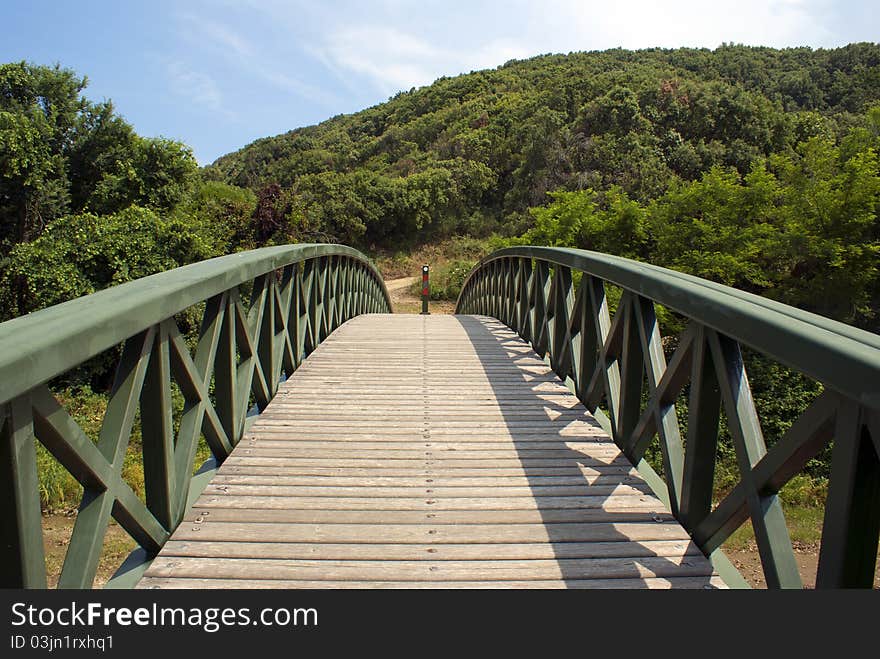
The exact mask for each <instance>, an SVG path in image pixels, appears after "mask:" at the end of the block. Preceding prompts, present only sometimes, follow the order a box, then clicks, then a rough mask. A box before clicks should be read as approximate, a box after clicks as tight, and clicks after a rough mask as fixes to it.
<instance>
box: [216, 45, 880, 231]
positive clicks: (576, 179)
mask: <svg viewBox="0 0 880 659" xmlns="http://www.w3.org/2000/svg"><path fill="white" fill-rule="evenodd" d="M878 99H880V46H878V45H877V44H854V45H850V46H847V47H845V48H840V49H835V50H811V49H808V48H797V49H786V50H774V49H770V48H752V47H744V46H723V47H721V48H718V49H716V50H714V51H710V50H692V49H678V50H659V49H657V50H643V51H637V52H632V51H625V50H613V51H605V52H592V53H574V54H570V55H548V56H543V57H537V58H534V59H530V60H527V61H515V62H510V63H508V64H506V65H504V66H501V67H499V68H498V69H495V70H488V71H480V72H476V73H471V74H467V75H462V76H458V77H455V78H443V79H440V80H438V81H437V82H435V83H434V84H433V85H431V86H428V87H424V88H420V89H417V90H411V91H409V92H404V93H400V94H398V95H397V96H395V97H394V98H392V99H391V100H389V101H388V102H387V103H383V104H381V105H378V106H376V107H373V108H370V109H368V110H365V111H363V112H359V113H357V114H354V115H350V116H339V117H335V118H333V119H331V120H329V121H326V122H324V123H322V124H320V125H318V126H312V127H308V128H300V129H297V130H293V131H291V132H289V133H287V134H284V135H280V136H277V137H270V138H266V139H262V140H258V141H257V142H255V143H253V144H251V145H250V146H248V147H246V148H244V149H242V150H241V151H238V152H236V153H232V154H229V155H227V156H224V157H222V158H220V159H219V160H218V161H217V162H216V163H214V165H213V166H211V167H209V168H208V170H207V172H206V175H207V176H209V177H210V178H214V179H216V180H220V181H224V182H227V183H232V184H235V185H239V186H243V187H248V188H252V189H254V190H259V189H260V188H262V187H264V186H271V185H273V184H277V185H278V186H280V187H279V188H275V187H272V188H269V189H267V190H266V192H265V193H264V194H265V196H267V197H268V198H271V201H272V203H271V206H272V207H273V208H274V213H267V214H266V216H265V224H266V226H265V227H263V231H264V233H266V234H269V233H272V232H274V231H279V232H281V233H282V234H284V235H287V236H294V237H297V238H308V237H313V236H315V237H332V238H336V239H340V240H346V241H355V242H360V243H362V244H367V245H369V244H383V243H386V242H388V241H389V240H399V239H401V238H405V237H410V236H414V235H416V234H419V235H423V236H427V237H430V236H437V235H444V234H448V233H451V232H456V231H459V232H470V233H476V234H484V235H485V234H487V233H489V232H492V231H500V232H501V233H503V234H505V235H518V234H520V233H522V232H523V231H525V230H527V229H528V228H530V227H531V225H532V218H531V216H530V215H529V213H528V212H527V210H528V209H529V208H530V207H533V206H540V205H543V204H545V203H546V202H547V201H548V198H547V192H549V191H553V190H558V189H564V190H570V191H574V190H583V189H588V188H591V189H593V190H595V191H597V192H601V191H605V190H608V189H610V188H611V187H612V186H618V188H619V190H620V192H622V193H623V194H625V195H627V197H628V198H629V199H632V200H634V201H637V202H639V203H642V204H644V203H647V202H649V201H650V200H652V199H655V198H657V197H659V196H661V195H663V194H664V193H665V192H666V191H667V190H669V189H670V187H672V186H674V185H676V184H677V183H678V182H680V181H685V182H687V181H693V180H697V179H699V178H700V177H701V176H702V174H703V172H706V171H709V170H710V169H711V168H712V167H716V166H717V167H721V168H724V169H725V171H732V172H736V173H738V174H739V175H741V176H745V175H747V174H748V173H749V172H750V171H751V170H752V168H753V166H754V164H755V163H758V162H761V161H762V160H765V159H767V158H768V157H770V156H771V155H773V154H783V155H793V154H794V153H795V152H796V150H797V146H798V145H799V144H800V143H804V142H806V141H808V140H810V139H811V138H818V139H819V140H825V141H828V142H830V143H831V144H837V143H838V142H839V140H840V139H841V138H843V137H844V136H846V135H847V134H849V132H850V131H851V130H852V129H853V128H854V127H864V126H865V125H866V119H865V112H866V110H867V109H868V108H869V107H870V106H871V104H872V103H875V102H876V101H877V100H878Z"/></svg>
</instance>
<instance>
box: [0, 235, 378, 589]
mask: <svg viewBox="0 0 880 659" xmlns="http://www.w3.org/2000/svg"><path fill="white" fill-rule="evenodd" d="M251 283H252V287H251V290H250V298H249V300H244V299H243V295H242V291H241V290H240V287H246V286H247V285H249V284H251ZM203 302H204V310H203V311H202V310H201V309H199V310H198V311H202V321H201V328H200V331H199V334H198V338H197V345H196V347H195V350H191V348H190V347H189V346H188V343H187V340H186V337H185V336H184V335H183V334H182V333H181V331H180V329H179V327H178V325H177V320H176V319H175V316H176V315H178V314H180V313H181V312H183V311H186V310H187V309H191V308H194V307H195V306H196V305H199V304H201V303H203ZM390 311H391V301H390V298H389V296H388V292H387V290H386V288H385V285H384V283H383V280H382V277H381V275H380V274H379V272H378V271H377V270H376V268H375V266H374V265H373V264H372V263H371V262H370V261H369V259H367V257H366V256H364V255H363V254H361V253H360V252H358V251H357V250H355V249H352V248H350V247H346V246H343V245H330V244H299V245H283V246H278V247H265V248H262V249H256V250H251V251H248V252H241V253H238V254H231V255H228V256H221V257H218V258H215V259H210V260H207V261H203V262H200V263H195V264H191V265H187V266H183V267H180V268H175V269H173V270H169V271H166V272H161V273H158V274H155V275H151V276H149V277H144V278H142V279H138V280H136V281H132V282H128V283H125V284H121V285H118V286H114V287H111V288H108V289H105V290H102V291H99V292H97V293H94V294H92V295H87V296H85V297H82V298H78V299H75V300H71V301H69V302H64V303H62V304H58V305H55V306H53V307H49V308H46V309H43V310H40V311H36V312H34V313H31V314H28V315H26V316H22V317H20V318H16V319H13V320H10V321H7V322H5V323H2V324H0V515H2V517H3V524H4V534H3V538H2V542H0V586H3V587H45V586H46V574H45V561H44V555H43V538H42V529H41V510H40V500H39V489H38V488H39V481H38V474H37V466H36V452H35V443H34V439H38V440H39V441H40V442H41V443H42V444H43V445H44V446H45V447H46V448H47V449H48V450H49V452H50V453H52V455H53V456H54V457H55V458H56V459H57V460H58V461H59V462H60V463H61V464H62V465H63V466H64V467H65V468H66V469H67V470H68V471H69V472H70V474H71V475H72V476H73V477H74V478H76V480H77V481H78V482H79V483H80V484H81V485H82V486H83V488H84V494H83V500H82V503H81V505H80V510H79V514H78V516H77V520H76V523H75V526H74V530H73V535H72V537H71V540H70V543H69V548H68V550H67V554H66V556H65V562H64V567H63V569H62V572H61V576H60V579H59V587H74V588H84V587H90V586H91V585H92V582H93V580H94V577H95V573H96V571H97V566H98V561H99V559H100V555H101V550H102V547H103V538H104V535H105V533H106V529H107V526H108V523H109V521H110V517H111V515H112V517H113V518H115V519H116V520H117V522H119V524H120V525H121V526H122V527H123V528H124V529H125V530H126V531H127V532H128V533H129V535H131V536H132V537H133V538H134V540H135V541H137V543H138V544H139V545H140V546H141V548H143V550H144V553H145V554H146V555H154V554H155V553H156V552H158V550H159V548H160V547H161V546H162V544H163V543H164V542H165V540H167V538H168V536H169V535H170V533H171V532H172V531H173V530H174V528H175V527H176V526H177V524H178V523H179V522H180V520H181V519H182V517H183V514H184V513H185V511H186V508H187V505H188V502H190V501H191V500H192V498H193V494H194V493H196V490H197V488H198V487H203V486H204V484H206V482H207V480H206V479H205V478H195V479H193V478H192V473H193V469H194V460H195V455H196V449H197V447H198V444H199V441H200V438H201V437H204V438H205V440H206V441H207V444H208V446H209V448H210V449H211V452H212V454H213V457H214V461H215V463H220V462H222V461H223V460H224V459H225V457H226V456H227V455H228V454H229V453H230V452H231V450H232V448H233V447H234V446H235V445H236V443H238V441H239V440H240V439H241V437H242V435H243V434H244V431H245V428H246V427H247V423H248V418H247V417H248V416H249V408H251V407H252V403H253V405H255V406H256V409H257V410H260V411H261V410H262V409H263V408H264V407H265V406H266V405H267V404H268V402H269V400H271V398H272V397H273V396H274V395H275V393H276V391H277V388H278V384H279V382H280V380H281V379H282V378H283V377H289V376H290V375H291V374H292V373H293V371H294V370H296V368H298V366H299V365H300V363H301V362H302V360H303V359H305V358H306V357H307V356H308V354H309V353H310V352H311V351H312V350H314V348H315V347H316V346H317V345H318V344H319V343H320V342H321V341H322V340H323V339H324V338H326V337H327V336H328V335H329V334H330V333H331V332H332V331H333V330H335V329H336V327H338V326H339V325H340V324H342V323H343V322H345V321H346V320H348V319H349V318H351V317H353V316H356V315H358V314H361V313H371V312H390ZM193 340H195V338H193ZM120 344H123V345H122V350H121V356H120V358H119V362H118V365H117V367H116V374H115V378H114V384H113V387H112V390H111V392H110V397H109V399H108V404H107V410H106V413H105V415H104V418H103V422H102V426H101V431H100V436H99V438H98V442H97V444H95V442H93V441H92V440H90V439H89V438H88V437H87V436H86V434H85V433H84V432H83V430H82V429H81V428H80V427H79V426H78V425H77V423H76V422H75V421H74V420H73V418H72V417H71V416H70V415H69V414H68V413H67V411H66V410H64V408H63V407H62V405H61V404H60V403H59V402H58V400H57V398H56V397H55V395H54V393H53V392H52V390H51V389H50V387H49V384H48V383H49V382H50V380H52V379H53V378H55V377H57V376H60V375H63V374H65V373H67V372H68V371H70V369H72V368H74V367H76V366H78V365H80V364H83V363H84V362H86V361H87V360H90V359H92V358H93V357H96V356H98V355H101V354H102V353H105V352H106V351H108V350H110V349H113V348H115V347H116V346H119V345H120ZM174 386H177V387H178V389H179V391H180V394H181V395H182V397H183V401H184V402H183V408H182V411H178V412H177V414H178V415H179V419H178V421H177V424H178V427H177V428H175V421H174V415H175V412H174V403H173V400H172V398H173V395H172V391H173V387H174ZM138 412H140V418H141V430H142V435H143V437H142V439H143V465H144V483H145V488H146V503H144V502H143V501H141V500H140V499H139V498H138V496H137V495H136V494H135V493H134V492H133V490H132V488H131V487H130V486H129V485H128V483H126V482H125V480H124V479H123V478H122V475H121V469H122V464H123V460H124V458H125V454H126V451H127V449H128V443H129V439H130V437H131V433H132V428H133V424H134V422H135V418H136V415H137V413H138ZM198 484H201V485H200V486H199V485H198Z"/></svg>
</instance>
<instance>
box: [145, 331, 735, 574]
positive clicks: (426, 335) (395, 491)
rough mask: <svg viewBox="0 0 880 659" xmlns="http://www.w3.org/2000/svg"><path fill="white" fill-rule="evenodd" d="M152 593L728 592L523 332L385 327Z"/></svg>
mask: <svg viewBox="0 0 880 659" xmlns="http://www.w3.org/2000/svg"><path fill="white" fill-rule="evenodd" d="M139 587H140V588H213V587H218V588H235V587H244V588H261V587H263V588H416V587H435V588H452V587H465V588H571V587H579V588H668V587H690V588H707V587H724V583H723V581H721V579H720V578H719V577H718V576H717V575H714V574H713V571H712V567H711V565H710V563H709V561H708V560H707V559H706V558H705V557H704V556H703V555H702V554H701V553H700V551H699V549H697V547H696V546H695V545H694V544H693V543H691V542H690V539H689V537H688V535H687V533H685V531H684V530H683V529H682V528H681V526H679V524H678V523H677V522H676V521H675V520H674V519H673V518H672V517H671V516H670V515H669V514H668V512H667V511H665V509H664V506H663V504H662V503H661V502H660V501H659V500H658V499H657V498H655V497H654V496H653V495H652V494H651V493H650V490H649V488H648V487H647V485H646V484H645V483H644V482H643V481H642V480H641V479H640V478H639V477H638V475H637V474H636V472H635V471H634V470H633V469H632V467H631V465H630V464H629V462H627V460H626V458H625V457H623V456H622V455H621V453H620V451H619V450H618V449H617V447H616V446H615V445H614V444H613V443H612V441H611V440H610V438H609V437H608V436H607V435H606V434H605V433H604V432H603V431H602V430H601V428H600V427H599V426H598V424H597V423H596V422H595V420H594V419H593V418H592V417H591V415H590V414H589V413H587V412H586V410H585V409H584V408H583V406H582V405H581V404H580V403H579V402H578V400H577V399H576V398H575V397H574V396H573V395H571V394H570V393H569V391H568V390H567V389H566V388H565V387H564V386H563V384H562V383H561V382H560V381H559V379H558V378H557V377H556V376H555V375H554V374H553V373H552V372H551V371H550V369H549V368H548V367H547V366H546V365H545V364H544V362H543V360H541V359H539V358H538V357H537V355H535V353H534V352H533V351H532V350H531V348H530V347H529V346H528V345H527V344H525V343H524V342H523V341H522V340H520V339H519V338H518V337H517V336H516V335H515V334H514V333H513V332H511V331H510V330H509V329H507V328H506V327H504V326H503V325H502V324H501V323H499V322H498V321H496V320H494V319H491V318H486V317H479V316H418V315H409V316H407V315H368V316H359V317H357V318H355V319H353V320H351V321H349V322H348V323H346V324H344V325H343V326H342V327H341V328H340V329H338V330H337V331H336V332H335V333H334V334H333V335H331V336H330V337H329V338H328V339H327V340H326V341H325V342H324V343H322V344H321V345H320V346H319V347H318V349H317V350H315V352H314V353H312V355H311V356H310V357H309V359H308V360H307V361H306V362H305V363H304V364H303V365H302V367H301V368H300V369H299V370H297V371H296V373H295V374H294V375H293V377H291V378H290V379H289V380H288V381H287V382H285V383H283V384H282V386H281V388H280V391H279V393H278V395H277V396H276V398H275V399H274V400H273V401H272V403H271V404H270V405H269V407H268V408H267V409H266V410H265V412H264V413H263V414H262V415H261V416H260V417H259V419H258V420H257V421H256V423H255V424H254V425H253V427H252V428H251V430H250V432H249V433H248V434H247V435H246V436H245V438H244V439H243V440H242V441H241V443H240V444H239V445H238V446H237V447H236V449H235V450H234V452H233V453H232V455H231V456H230V457H229V458H228V459H227V460H226V462H225V463H224V464H223V466H222V467H221V468H220V470H219V471H218V472H217V474H216V476H215V477H214V479H213V481H212V482H211V484H210V485H209V486H208V488H207V489H206V490H205V492H204V493H203V494H202V496H201V498H199V500H198V501H197V502H196V505H195V506H194V508H193V510H192V511H191V512H190V513H189V514H188V515H187V517H186V519H185V521H184V522H183V523H182V524H181V525H180V526H179V528H178V529H177V530H176V531H175V532H174V534H173V535H172V537H171V539H170V540H169V542H168V543H167V544H166V545H165V547H164V548H163V549H162V552H161V553H160V554H159V556H158V557H157V558H156V559H155V561H154V562H153V564H152V565H151V567H150V568H149V570H148V571H147V572H146V574H145V576H144V578H143V579H142V580H141V582H140V584H139Z"/></svg>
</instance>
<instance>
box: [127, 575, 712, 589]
mask: <svg viewBox="0 0 880 659" xmlns="http://www.w3.org/2000/svg"><path fill="white" fill-rule="evenodd" d="M138 587H139V588H175V589H177V588H181V589H183V588H196V589H207V588H229V589H232V588H248V589H250V588H254V589H281V588H297V589H334V590H338V589H358V590H364V589H377V588H382V589H405V590H411V589H414V588H429V589H438V590H449V589H453V588H455V589H466V590H474V589H511V590H512V589H517V590H519V589H523V588H529V589H531V588H535V589H537V588H541V589H562V588H565V589H569V588H571V589H604V590H655V589H657V590H669V589H672V588H676V589H679V588H682V589H709V590H712V589H723V588H726V587H727V586H726V585H725V583H724V581H723V580H722V579H721V578H720V577H715V576H713V577H711V578H706V577H665V578H655V577H643V578H639V579H566V580H565V581H562V580H532V581H422V582H414V581H330V580H318V581H305V580H296V581H294V580H290V579H252V578H247V579H210V578H185V577H174V578H157V577H145V578H144V579H141V582H140V584H139V585H138Z"/></svg>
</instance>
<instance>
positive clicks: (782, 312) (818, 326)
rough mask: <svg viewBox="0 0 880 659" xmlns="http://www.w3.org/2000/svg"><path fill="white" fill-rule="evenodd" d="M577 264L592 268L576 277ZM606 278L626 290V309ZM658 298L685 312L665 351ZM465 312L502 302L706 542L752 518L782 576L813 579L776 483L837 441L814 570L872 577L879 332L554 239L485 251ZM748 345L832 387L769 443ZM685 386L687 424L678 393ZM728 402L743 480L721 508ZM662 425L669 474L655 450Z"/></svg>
mask: <svg viewBox="0 0 880 659" xmlns="http://www.w3.org/2000/svg"><path fill="white" fill-rule="evenodd" d="M573 271H577V272H581V273H583V276H581V279H580V282H579V284H577V285H575V283H574V280H573V276H572V272H573ZM606 283H607V284H611V285H614V286H616V287H618V288H619V289H621V297H620V299H619V300H618V301H617V302H616V311H615V313H614V315H613V317H612V314H611V310H610V306H613V305H611V304H610V300H609V298H608V297H607V296H606V286H605V285H606ZM655 304H660V305H663V306H664V307H666V308H668V309H670V310H672V311H674V312H677V313H678V314H680V315H682V316H684V317H685V319H686V323H687V324H686V326H685V329H684V331H683V332H682V333H681V334H680V336H679V337H678V341H677V346H676V348H675V351H674V352H673V354H672V355H671V357H670V358H669V361H668V363H667V359H666V354H665V352H664V344H663V342H662V336H661V333H660V328H659V326H658V322H657V317H656V314H655ZM456 312H457V313H470V314H486V315H491V316H494V317H496V318H498V319H499V320H501V321H503V322H505V323H506V324H507V325H508V326H510V327H511V328H512V329H514V330H515V331H517V332H518V333H519V334H520V336H522V337H523V338H524V339H525V340H527V341H529V342H530V343H531V344H532V346H533V347H534V348H535V351H536V352H537V353H538V354H540V355H543V356H545V357H549V360H550V364H551V366H552V368H553V369H554V370H555V371H556V373H557V374H558V375H559V376H560V377H562V378H563V379H567V378H570V386H572V388H573V389H574V391H575V393H576V394H577V395H578V397H579V398H580V400H581V401H582V402H583V403H584V404H585V406H586V407H587V408H588V409H589V410H591V411H592V412H593V413H594V414H595V415H596V417H597V419H598V420H599V421H600V423H602V425H603V426H604V427H605V428H606V430H607V431H608V432H609V434H611V435H612V437H613V438H614V441H615V442H616V443H617V444H618V446H620V448H621V449H622V450H623V451H624V452H625V454H626V455H627V456H628V457H629V459H630V460H631V461H632V462H633V463H634V464H636V465H637V467H638V468H639V470H640V471H642V472H643V475H647V476H648V478H649V479H650V480H651V481H652V485H653V486H655V490H659V491H658V494H660V495H661V496H662V497H664V498H665V499H666V500H667V503H668V504H669V506H670V508H671V509H672V512H673V513H674V514H675V515H676V516H677V518H678V519H679V520H680V521H681V522H682V524H683V525H684V526H685V528H686V529H687V530H688V532H689V533H690V534H691V536H692V537H693V538H694V541H695V542H696V543H697V544H698V545H699V546H700V547H701V548H702V549H703V551H704V552H706V553H707V555H712V554H713V553H714V552H715V551H716V550H717V549H718V548H719V547H720V545H721V544H722V543H723V542H724V541H725V540H726V539H727V538H728V537H730V535H731V534H732V533H733V532H734V531H735V530H736V529H737V528H739V527H740V526H742V525H743V524H744V523H745V522H746V521H747V520H749V519H750V520H751V522H752V525H753V527H754V531H755V538H756V541H757V544H758V549H759V552H760V555H761V561H762V565H763V569H764V575H765V577H766V580H767V584H768V585H769V586H770V587H799V586H800V585H801V578H800V575H799V572H798V567H797V563H796V561H795V558H794V553H793V551H792V547H791V541H790V538H789V534H788V529H787V527H786V524H785V518H784V515H783V512H782V507H781V504H780V501H779V498H778V496H777V494H778V492H779V490H780V489H781V488H782V487H783V486H784V485H785V484H786V483H787V482H788V481H789V480H790V479H791V478H792V477H793V476H795V475H796V474H798V473H799V472H800V471H801V470H802V469H803V468H804V466H805V465H806V463H807V462H808V461H809V460H810V459H811V458H813V457H815V456H816V455H817V454H818V453H819V452H820V451H821V450H822V449H823V448H824V447H825V446H826V445H827V444H828V443H829V442H831V441H832V440H833V441H834V448H833V452H832V466H831V478H830V482H829V491H828V499H827V502H826V507H825V521H824V525H823V531H822V545H821V553H820V558H819V569H818V573H817V582H816V583H817V586H819V587H847V586H868V587H869V586H871V584H872V583H873V580H874V568H875V563H876V557H877V545H878V534H880V461H878V454H880V336H877V335H875V334H872V333H870V332H865V331H862V330H859V329H856V328H853V327H850V326H848V325H844V324H842V323H838V322H835V321H832V320H829V319H827V318H823V317H821V316H817V315H815V314H811V313H808V312H805V311H802V310H799V309H795V308H792V307H789V306H787V305H784V304H781V303H778V302H774V301H772V300H768V299H765V298H762V297H759V296H757V295H752V294H750V293H745V292H743V291H738V290H736V289H733V288H730V287H727V286H722V285H720V284H715V283H713V282H709V281H706V280H702V279H699V278H697V277H693V276H690V275H686V274H683V273H679V272H674V271H671V270H667V269H665V268H660V267H657V266H652V265H649V264H645V263H639V262H636V261H632V260H629V259H624V258H620V257H615V256H610V255H607V254H600V253H596V252H588V251H584V250H578V249H563V248H552V247H513V248H508V249H503V250H499V251H497V252H495V253H493V254H491V255H489V256H488V257H486V258H484V259H483V260H481V261H480V263H478V264H477V266H476V267H475V268H474V269H473V271H472V272H471V273H470V275H469V276H468V278H467V280H466V281H465V283H464V286H463V287H462V292H461V295H460V296H459V299H458V304H457V308H456ZM741 344H742V345H744V346H748V347H749V348H751V349H754V350H755V351H757V352H759V353H762V354H763V355H765V356H766V357H769V358H771V359H772V360H775V361H777V362H779V363H781V364H783V365H785V366H788V367H790V368H792V369H794V370H797V371H799V372H801V373H803V374H804V375H807V376H808V377H810V378H812V379H814V380H816V381H818V382H819V383H821V384H822V386H823V391H822V393H821V394H820V395H819V396H818V397H817V398H816V399H815V400H814V401H813V402H812V403H811V404H810V405H809V406H808V407H807V408H806V410H804V411H803V412H802V413H801V414H800V416H799V417H798V418H797V419H796V420H795V421H794V423H793V424H792V425H791V427H790V428H789V430H788V431H787V432H785V434H784V435H783V436H782V437H781V439H779V441H778V442H776V444H775V445H774V446H772V447H771V448H770V450H769V451H768V449H767V446H766V443H765V441H764V437H763V433H762V431H761V424H760V421H759V418H758V413H757V411H756V409H755V404H754V400H753V397H752V393H751V389H750V386H749V381H748V377H747V374H746V369H745V366H744V364H743V358H742V354H741V350H740V345H741ZM685 393H686V395H687V408H688V409H687V424H686V426H685V427H686V432H682V430H681V429H680V424H679V420H678V415H677V414H676V410H675V403H676V400H677V399H678V398H679V396H680V395H684V394H685ZM722 410H723V412H724V415H725V417H726V421H727V428H728V431H729V433H730V436H731V439H732V440H733V445H734V449H735V452H736V458H737V465H738V467H739V471H740V480H739V483H738V484H737V485H736V486H735V487H734V488H733V489H732V490H731V491H730V492H729V493H728V494H727V495H726V496H725V497H724V499H723V500H722V501H721V502H720V503H719V504H718V505H717V506H714V507H713V504H712V495H713V481H714V473H715V461H716V448H717V441H718V432H719V420H720V418H721V412H722ZM656 438H659V448H660V453H661V455H662V464H663V469H662V471H663V478H662V480H661V479H660V478H659V477H657V476H656V474H654V472H653V470H652V469H651V467H650V466H649V465H648V464H647V463H646V462H645V460H644V456H645V452H646V450H647V449H648V448H649V446H650V445H651V443H652V442H653V441H654V440H655V439H656Z"/></svg>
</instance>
